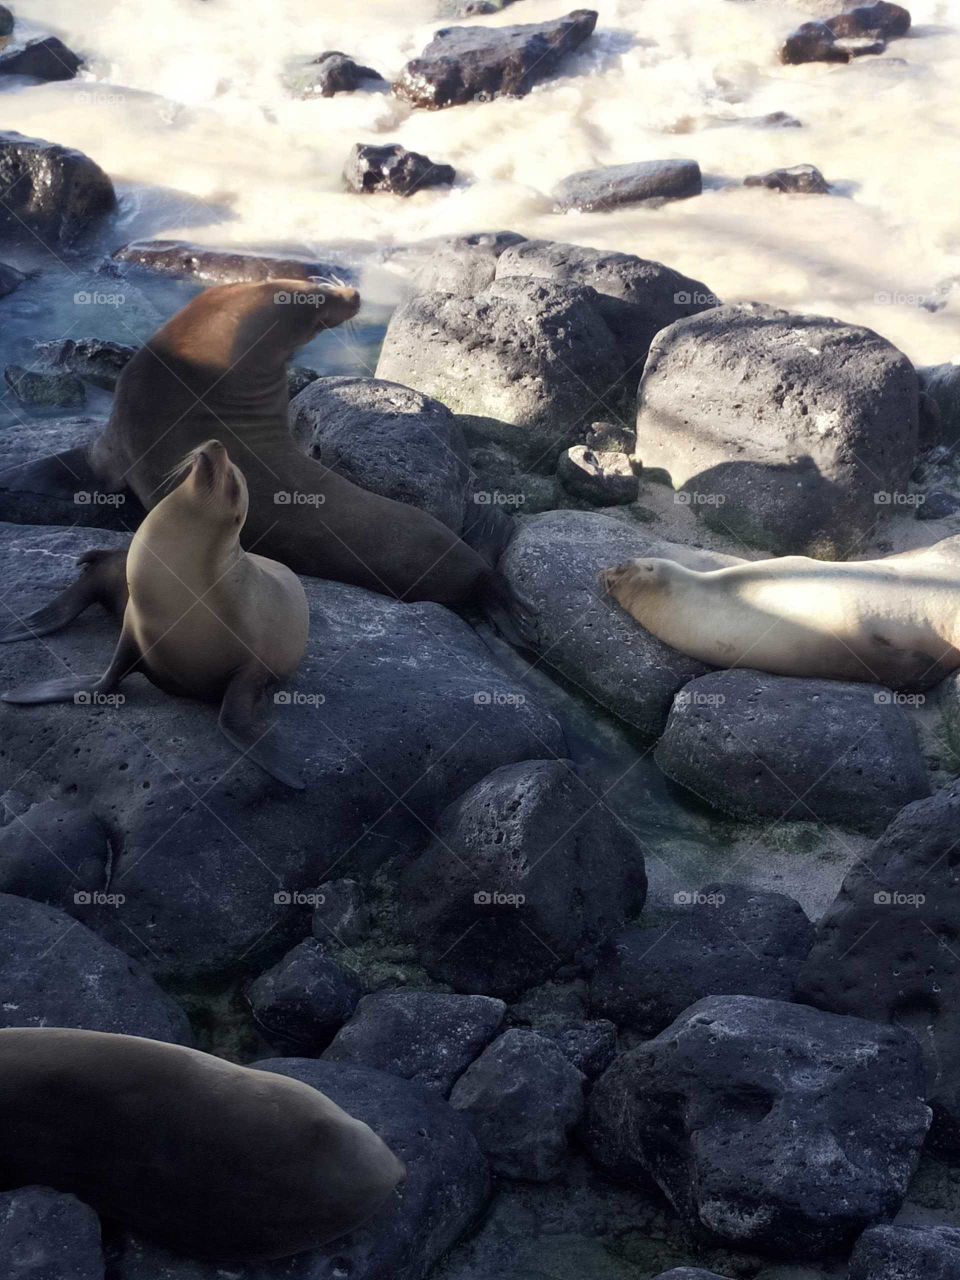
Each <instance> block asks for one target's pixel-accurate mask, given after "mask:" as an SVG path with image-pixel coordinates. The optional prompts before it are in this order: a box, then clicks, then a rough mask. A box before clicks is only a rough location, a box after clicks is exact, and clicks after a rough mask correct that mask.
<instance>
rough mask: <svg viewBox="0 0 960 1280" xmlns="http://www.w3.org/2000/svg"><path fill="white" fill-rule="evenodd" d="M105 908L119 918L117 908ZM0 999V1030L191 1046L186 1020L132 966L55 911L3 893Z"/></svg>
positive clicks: (112, 905) (137, 967) (132, 962)
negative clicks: (74, 1031) (66, 1031)
mask: <svg viewBox="0 0 960 1280" xmlns="http://www.w3.org/2000/svg"><path fill="white" fill-rule="evenodd" d="M91 896H92V895H91ZM113 896H117V895H116V893H114V895H113ZM77 905H78V908H79V907H82V906H83V905H84V903H83V902H80V903H78V904H77ZM93 905H95V903H91V906H93ZM106 905H107V909H111V910H113V911H114V914H116V913H117V912H121V913H122V909H123V903H122V902H121V903H110V904H106ZM0 992H2V1001H0V1026H3V1027H83V1028H85V1029H86V1030H87V1031H113V1032H117V1033H118V1034H121V1035H130V1036H146V1037H148V1038H149V1039H151V1040H168V1041H170V1042H171V1043H173V1044H191V1043H192V1036H191V1033H190V1026H189V1023H188V1022H187V1018H186V1014H185V1013H184V1012H183V1010H182V1009H181V1008H180V1006H179V1005H178V1004H176V1003H175V1002H174V1001H173V1000H171V999H170V997H169V996H167V995H165V994H164V993H163V992H162V991H161V990H160V988H159V987H158V986H157V985H156V983H155V982H154V981H153V979H152V978H151V977H150V975H149V974H148V973H147V972H146V970H145V969H143V968H142V967H141V966H140V965H139V964H138V963H137V962H136V961H135V960H131V958H130V957H129V956H127V955H124V954H123V952H122V951H117V950H116V949H115V948H114V947H111V946H110V945H109V943H107V942H104V940H103V939H102V938H99V937H98V936H97V935H96V934H95V933H92V932H91V931H90V929H88V928H87V927H86V925H84V924H81V923H80V921H79V920H76V919H71V918H70V916H68V915H66V914H65V913H64V912H62V911H58V910H57V909H56V908H55V907H48V906H45V905H43V904H42V903H39V902H32V901H30V900H29V899H27V898H16V897H13V895H11V894H7V893H4V894H0Z"/></svg>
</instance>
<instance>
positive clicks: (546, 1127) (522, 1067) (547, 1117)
mask: <svg viewBox="0 0 960 1280" xmlns="http://www.w3.org/2000/svg"><path fill="white" fill-rule="evenodd" d="M450 1105H451V1106H452V1107H453V1108H455V1110H457V1111H460V1112H462V1113H463V1114H464V1115H465V1116H467V1117H468V1118H469V1120H470V1123H471V1125H472V1127H473V1131H474V1133H475V1134H476V1135H477V1141H478V1142H479V1143H480V1148H481V1150H482V1151H483V1153H484V1155H485V1156H486V1157H487V1159H488V1160H489V1161H490V1165H491V1167H492V1168H493V1170H494V1171H495V1172H496V1173H499V1174H501V1175H503V1176H504V1177H507V1178H522V1179H524V1180H525V1181H528V1182H549V1181H550V1180H551V1179H552V1178H556V1177H557V1176H558V1175H559V1173H560V1171H561V1169H562V1167H563V1161H564V1158H565V1156H566V1154H567V1141H568V1138H569V1135H570V1132H571V1130H572V1129H573V1127H574V1125H576V1124H577V1122H578V1121H579V1120H580V1117H581V1116H582V1114H583V1076H582V1075H581V1074H580V1072H579V1071H578V1070H577V1069H576V1067H574V1066H573V1065H572V1064H571V1063H570V1062H569V1061H568V1059H567V1058H566V1057H565V1056H564V1055H563V1054H562V1053H561V1052H560V1050H559V1049H558V1048H557V1047H556V1045H553V1044H551V1043H550V1041H549V1040H546V1039H545V1038H544V1037H543V1036H540V1035H538V1034H537V1033H536V1032H535V1031H523V1030H519V1029H516V1028H515V1029H513V1030H511V1031H505V1032H504V1033H503V1035H502V1036H500V1037H499V1039H497V1040H495V1041H494V1042H493V1044H492V1045H490V1047H489V1048H488V1049H486V1050H485V1051H484V1052H483V1053H482V1054H481V1055H480V1057H479V1058H478V1059H477V1061H476V1062H475V1063H474V1064H473V1066H472V1067H470V1068H469V1069H468V1070H467V1071H466V1072H464V1074H463V1075H462V1076H461V1077H460V1079H459V1080H458V1081H457V1083H456V1084H455V1085H454V1088H453V1092H452V1093H451V1095H450Z"/></svg>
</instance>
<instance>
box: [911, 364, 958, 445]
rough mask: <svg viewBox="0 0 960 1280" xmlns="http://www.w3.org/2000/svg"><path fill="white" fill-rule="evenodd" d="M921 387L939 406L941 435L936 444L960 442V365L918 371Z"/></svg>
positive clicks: (944, 365)
mask: <svg viewBox="0 0 960 1280" xmlns="http://www.w3.org/2000/svg"><path fill="white" fill-rule="evenodd" d="M917 374H918V376H919V378H920V386H921V387H922V388H923V391H924V394H925V395H927V396H928V397H929V398H930V399H931V400H932V401H933V402H934V404H935V405H936V406H937V409H938V411H939V425H940V434H939V438H938V440H937V441H936V442H935V443H938V444H939V443H943V444H947V445H950V444H955V443H956V442H957V441H958V440H960V364H934V365H928V366H927V367H926V368H923V369H918V370H917Z"/></svg>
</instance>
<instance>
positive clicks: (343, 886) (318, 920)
mask: <svg viewBox="0 0 960 1280" xmlns="http://www.w3.org/2000/svg"><path fill="white" fill-rule="evenodd" d="M317 896H318V898H319V901H318V903H317V905H316V907H315V908H314V911H313V920H312V922H311V925H310V931H311V933H312V934H313V936H314V937H315V938H317V939H319V941H320V942H322V943H324V944H325V945H326V946H331V945H334V944H336V945H339V946H342V947H352V946H354V944H355V943H357V942H359V941H360V939H361V938H362V937H364V936H365V934H366V933H367V931H368V930H369V928H370V912H369V909H368V908H367V904H366V902H365V900H364V896H363V889H362V888H361V887H360V885H359V884H358V883H357V881H356V880H328V881H327V882H326V884H322V885H321V886H320V888H319V889H318V890H317Z"/></svg>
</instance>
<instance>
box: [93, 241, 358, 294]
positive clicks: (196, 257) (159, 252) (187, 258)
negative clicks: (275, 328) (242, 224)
mask: <svg viewBox="0 0 960 1280" xmlns="http://www.w3.org/2000/svg"><path fill="white" fill-rule="evenodd" d="M130 268H134V269H136V270H140V271H152V272H156V273H158V274H159V275H165V276H176V277H178V278H179V279H184V280H199V281H200V282H201V283H202V284H208V285H210V284H256V283H257V282H259V281H261V280H275V279H282V280H309V279H311V278H312V277H313V276H322V277H324V278H326V277H328V276H331V275H336V276H339V277H341V278H344V279H350V278H351V276H352V272H351V270H350V268H349V267H348V266H347V265H345V264H344V263H342V262H339V263H338V262H332V261H330V260H326V261H323V262H320V261H315V260H314V261H312V260H308V259H304V258H289V257H282V256H278V255H277V254H275V253H266V252H265V253H251V252H249V251H247V250H244V249H211V248H209V247H208V246H206V245H198V244H191V243H190V242H189V241H187V240H134V241H131V243H130V244H125V245H122V246H121V247H120V248H119V249H117V250H116V252H115V253H114V254H113V255H112V257H111V258H110V259H109V261H108V263H107V264H105V269H107V270H109V271H111V272H116V273H122V272H123V271H125V270H129V269H130Z"/></svg>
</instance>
